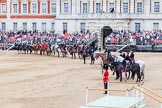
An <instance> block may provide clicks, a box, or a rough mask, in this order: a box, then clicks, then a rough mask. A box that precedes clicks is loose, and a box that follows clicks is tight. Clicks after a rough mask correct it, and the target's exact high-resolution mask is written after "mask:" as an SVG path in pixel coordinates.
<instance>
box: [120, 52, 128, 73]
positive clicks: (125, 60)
mask: <svg viewBox="0 0 162 108" xmlns="http://www.w3.org/2000/svg"><path fill="white" fill-rule="evenodd" d="M122 64H123V69H122V70H123V72H124V71H125V69H126V68H127V66H128V65H130V57H129V52H127V55H126V57H125V59H124V60H123V63H122Z"/></svg>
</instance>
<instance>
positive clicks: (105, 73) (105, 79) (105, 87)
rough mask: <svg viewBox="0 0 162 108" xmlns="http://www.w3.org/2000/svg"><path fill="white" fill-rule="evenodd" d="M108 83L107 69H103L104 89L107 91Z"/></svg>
mask: <svg viewBox="0 0 162 108" xmlns="http://www.w3.org/2000/svg"><path fill="white" fill-rule="evenodd" d="M108 81H109V72H108V67H105V72H104V74H103V83H104V89H107V88H108ZM104 94H107V91H105V93H104Z"/></svg>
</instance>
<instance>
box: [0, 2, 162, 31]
mask: <svg viewBox="0 0 162 108" xmlns="http://www.w3.org/2000/svg"><path fill="white" fill-rule="evenodd" d="M104 26H109V27H110V28H112V29H113V30H124V29H125V30H128V29H129V30H131V31H142V30H150V31H151V30H161V28H162V0H0V30H1V31H9V30H14V31H15V30H22V29H26V30H39V31H55V32H57V33H63V32H68V33H72V32H75V31H78V32H80V31H87V30H89V31H99V32H100V31H101V29H102V28H103V27H104Z"/></svg>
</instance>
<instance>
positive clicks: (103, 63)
mask: <svg viewBox="0 0 162 108" xmlns="http://www.w3.org/2000/svg"><path fill="white" fill-rule="evenodd" d="M99 57H101V59H102V62H101V68H102V74H103V69H105V68H106V66H108V60H107V57H106V54H105V53H96V56H95V58H99Z"/></svg>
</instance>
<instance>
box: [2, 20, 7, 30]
mask: <svg viewBox="0 0 162 108" xmlns="http://www.w3.org/2000/svg"><path fill="white" fill-rule="evenodd" d="M2 32H6V23H5V22H2Z"/></svg>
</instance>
